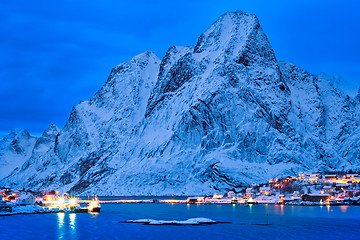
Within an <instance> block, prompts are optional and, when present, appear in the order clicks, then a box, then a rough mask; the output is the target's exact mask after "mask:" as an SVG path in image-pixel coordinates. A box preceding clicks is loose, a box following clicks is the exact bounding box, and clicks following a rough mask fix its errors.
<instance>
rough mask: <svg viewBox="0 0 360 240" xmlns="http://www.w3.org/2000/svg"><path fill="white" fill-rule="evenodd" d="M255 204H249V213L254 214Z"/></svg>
mask: <svg viewBox="0 0 360 240" xmlns="http://www.w3.org/2000/svg"><path fill="white" fill-rule="evenodd" d="M252 208H253V204H249V213H252Z"/></svg>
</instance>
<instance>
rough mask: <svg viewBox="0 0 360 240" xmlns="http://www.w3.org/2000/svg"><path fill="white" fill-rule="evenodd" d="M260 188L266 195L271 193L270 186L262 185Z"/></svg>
mask: <svg viewBox="0 0 360 240" xmlns="http://www.w3.org/2000/svg"><path fill="white" fill-rule="evenodd" d="M259 190H260V194H261V195H265V196H268V195H271V188H270V187H266V186H263V187H260V189H259Z"/></svg>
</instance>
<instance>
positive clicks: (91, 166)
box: [0, 11, 360, 195]
mask: <svg viewBox="0 0 360 240" xmlns="http://www.w3.org/2000/svg"><path fill="white" fill-rule="evenodd" d="M358 99H360V97H357V98H350V97H349V96H347V95H346V94H345V93H343V92H342V91H341V90H340V89H338V88H337V87H336V86H335V85H334V84H333V82H332V80H331V79H330V78H329V77H328V76H325V75H320V76H314V75H311V74H309V73H307V72H305V71H303V70H301V69H299V68H297V67H296V66H295V65H294V64H292V63H285V62H278V61H277V60H276V57H275V54H274V51H273V50H272V48H271V45H270V43H269V41H268V39H267V37H266V35H265V33H264V32H263V30H262V28H261V26H260V24H259V21H258V19H257V17H256V16H255V15H252V14H248V13H245V12H242V11H237V12H228V13H226V14H224V15H222V16H221V17H220V18H219V19H218V20H217V21H216V22H215V23H214V24H213V25H211V26H210V27H209V29H207V30H206V31H205V32H204V33H203V34H201V36H200V37H199V39H198V42H197V44H196V45H195V46H189V47H170V48H169V50H168V52H167V53H166V55H165V57H164V58H163V59H162V60H159V59H158V58H157V57H156V56H155V54H154V53H152V52H145V53H143V54H140V55H138V56H136V57H134V58H133V59H131V60H130V61H128V62H126V63H123V64H120V65H118V66H117V67H115V68H114V69H113V70H112V71H111V74H110V76H109V78H108V80H107V81H106V83H105V84H104V86H103V87H102V88H101V89H100V90H99V91H98V92H97V93H96V94H95V95H94V97H93V98H92V99H91V100H90V101H85V102H82V103H80V104H78V105H76V106H74V108H73V111H72V113H71V115H70V117H69V120H68V122H67V124H66V126H65V127H64V128H63V129H62V130H61V131H59V133H57V132H56V131H55V132H56V136H54V137H53V138H50V139H53V140H49V141H48V142H47V143H44V144H43V146H42V147H40V146H39V145H37V144H35V148H34V150H33V151H32V155H31V156H28V155H27V156H25V155H24V157H23V158H22V160H23V163H24V164H23V165H22V166H21V167H20V168H18V169H15V171H13V172H12V173H11V175H10V176H8V177H6V178H4V179H3V180H1V182H0V185H2V184H5V185H17V186H21V187H26V188H33V189H43V188H46V189H60V190H63V191H72V192H75V193H81V194H92V193H96V194H98V195H169V194H176V195H192V194H211V193H214V192H215V191H217V190H226V189H232V188H235V189H240V188H242V187H243V186H246V185H248V184H251V183H254V182H264V181H267V180H269V179H270V178H273V177H280V176H285V175H289V174H296V173H298V172H302V171H318V170H320V171H321V170H326V169H339V170H342V169H353V170H354V169H359V168H360V167H359V166H360V152H359V151H358V149H359V146H360V141H359V136H360V130H359V127H358V124H359V120H360V119H359V114H358V113H359V103H360V101H359V100H358ZM36 146H37V147H36ZM36 149H38V150H36ZM39 149H44V150H41V151H40V150H39ZM39 152H41V154H40V153H39ZM3 159H5V158H3ZM6 159H7V158H6ZM3 161H4V160H2V162H3ZM19 163H20V161H19ZM4 175H5V174H4Z"/></svg>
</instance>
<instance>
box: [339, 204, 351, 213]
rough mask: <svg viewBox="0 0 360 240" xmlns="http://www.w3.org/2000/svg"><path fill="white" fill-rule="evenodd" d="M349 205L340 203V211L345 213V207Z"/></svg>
mask: <svg viewBox="0 0 360 240" xmlns="http://www.w3.org/2000/svg"><path fill="white" fill-rule="evenodd" d="M348 207H349V206H346V205H341V206H340V210H341V212H342V213H346V212H347V209H348Z"/></svg>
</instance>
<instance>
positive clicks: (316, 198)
mask: <svg viewBox="0 0 360 240" xmlns="http://www.w3.org/2000/svg"><path fill="white" fill-rule="evenodd" d="M330 197H331V196H330V195H328V194H304V195H303V196H302V200H303V201H306V202H320V201H322V202H326V200H327V199H330Z"/></svg>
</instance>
